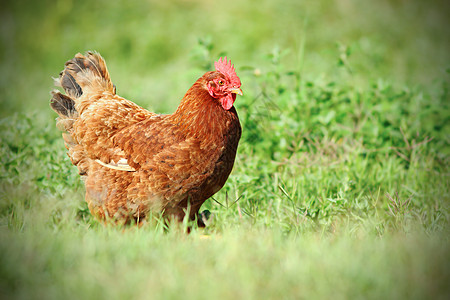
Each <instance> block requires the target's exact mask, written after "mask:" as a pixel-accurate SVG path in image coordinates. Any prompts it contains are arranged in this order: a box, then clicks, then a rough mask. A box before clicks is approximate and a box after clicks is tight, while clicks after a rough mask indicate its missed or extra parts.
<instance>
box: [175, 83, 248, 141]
mask: <svg viewBox="0 0 450 300" xmlns="http://www.w3.org/2000/svg"><path fill="white" fill-rule="evenodd" d="M170 119H171V121H172V122H173V123H175V124H176V125H177V126H178V127H179V128H180V129H181V130H182V131H184V132H185V133H186V134H187V135H195V136H198V137H207V136H210V137H211V136H216V137H222V136H225V135H228V134H233V131H236V130H240V125H239V119H238V116H237V113H236V110H235V109H234V107H232V108H231V109H230V110H228V111H227V110H224V109H223V108H222V107H221V105H220V103H219V101H217V99H214V98H212V97H211V95H210V94H209V93H208V91H207V90H206V89H205V88H204V87H203V86H202V84H201V82H199V81H197V82H196V83H195V84H194V85H193V86H192V87H191V88H190V89H189V90H188V91H187V93H186V95H185V96H184V97H183V100H182V101H181V103H180V105H179V106H178V109H177V110H176V111H175V113H173V114H172V115H171V117H170ZM230 131H231V132H230Z"/></svg>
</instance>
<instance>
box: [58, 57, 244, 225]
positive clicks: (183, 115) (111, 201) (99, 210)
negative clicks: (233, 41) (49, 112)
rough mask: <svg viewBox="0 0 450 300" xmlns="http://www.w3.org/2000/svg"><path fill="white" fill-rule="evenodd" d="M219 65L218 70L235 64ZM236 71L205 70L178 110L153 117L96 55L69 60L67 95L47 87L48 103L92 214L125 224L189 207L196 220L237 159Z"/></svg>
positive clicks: (64, 79) (63, 79) (62, 82)
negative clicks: (123, 93)
mask: <svg viewBox="0 0 450 300" xmlns="http://www.w3.org/2000/svg"><path fill="white" fill-rule="evenodd" d="M218 63H219V67H217V65H216V68H217V69H220V68H222V69H226V70H229V69H230V68H231V67H232V66H231V63H228V62H227V61H226V60H225V61H219V62H218ZM216 64H217V63H216ZM232 70H233V72H234V68H233V69H232ZM227 72H228V71H227ZM227 72H226V73H227ZM230 72H231V71H230ZM233 76H236V75H235V73H234V75H233V74H231V75H230V74H223V73H221V72H219V71H213V72H207V73H206V74H204V75H203V76H202V77H201V78H199V79H198V80H197V81H196V82H195V83H194V85H193V86H192V87H191V88H190V89H189V90H188V91H187V93H186V95H185V96H184V97H183V99H182V101H181V103H180V105H179V107H178V109H177V110H176V112H175V113H173V114H171V115H158V114H155V113H152V112H149V111H147V110H145V109H143V108H141V107H139V106H138V105H136V104H135V103H133V102H131V101H128V100H126V99H124V98H122V97H119V96H118V95H116V94H115V86H114V85H113V84H112V82H111V79H110V77H109V73H108V71H107V68H106V64H105V61H104V60H103V58H102V57H101V56H100V55H99V54H98V53H93V52H88V53H87V54H86V55H82V54H77V55H76V56H75V57H74V58H73V59H71V60H69V61H68V62H67V63H66V66H65V69H64V70H63V71H62V72H61V73H60V77H59V79H58V80H57V84H58V85H59V86H61V87H63V89H64V90H65V92H66V95H63V94H61V93H60V92H58V91H54V92H52V95H53V98H52V99H51V107H52V109H53V110H54V111H55V112H56V113H58V115H59V118H58V121H57V124H58V127H59V128H61V129H62V130H64V131H65V132H64V133H63V138H64V141H65V145H66V148H67V149H68V155H69V157H70V159H71V161H72V163H73V164H74V165H75V166H77V167H78V171H79V173H80V175H82V176H84V177H85V185H86V201H87V203H88V205H89V209H90V211H91V213H92V214H93V215H95V216H97V217H99V218H100V219H106V218H112V219H113V220H117V221H120V222H129V221H132V220H143V219H145V218H146V217H147V216H148V213H149V212H150V211H156V212H163V214H164V215H166V216H174V217H175V218H176V219H178V220H182V219H183V217H184V216H185V212H186V211H189V217H190V218H191V219H194V218H195V217H196V215H197V214H198V210H199V208H200V206H201V205H202V204H203V202H204V201H205V200H206V199H208V198H209V197H211V196H212V195H213V194H214V193H216V192H217V191H218V190H220V189H221V188H222V186H223V185H224V184H225V181H226V180H227V178H228V175H229V174H230V172H231V169H232V167H233V164H234V159H235V156H236V150H237V146H238V142H239V139H240V136H241V126H240V124H239V119H238V116H237V113H236V110H235V108H234V106H232V104H233V102H234V100H235V98H236V94H242V91H241V90H240V88H239V86H240V81H239V86H237V85H236V82H237V80H236V78H237V76H236V78H232V77H233ZM225 97H227V98H225ZM230 103H231V104H230ZM200 225H202V224H201V222H200Z"/></svg>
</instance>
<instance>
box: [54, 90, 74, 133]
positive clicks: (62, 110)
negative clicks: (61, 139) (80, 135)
mask: <svg viewBox="0 0 450 300" xmlns="http://www.w3.org/2000/svg"><path fill="white" fill-rule="evenodd" d="M50 107H51V108H52V109H53V110H54V111H55V112H56V113H57V114H58V115H59V118H58V119H57V122H56V126H58V128H59V129H61V130H63V131H67V132H70V131H71V129H72V126H73V122H75V120H76V119H77V117H78V112H77V110H76V109H75V101H74V100H73V99H72V98H70V97H69V96H66V95H63V94H61V93H60V92H58V91H53V92H52V99H51V100H50Z"/></svg>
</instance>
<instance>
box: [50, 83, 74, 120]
mask: <svg viewBox="0 0 450 300" xmlns="http://www.w3.org/2000/svg"><path fill="white" fill-rule="evenodd" d="M69 76H70V75H69ZM52 96H53V97H52V99H51V100H50V107H51V108H52V109H53V110H54V111H55V112H56V113H57V114H58V115H59V116H60V117H65V118H73V117H75V115H76V114H77V110H76V109H75V101H73V99H72V98H70V97H68V96H66V95H63V94H61V93H60V92H57V91H53V92H52Z"/></svg>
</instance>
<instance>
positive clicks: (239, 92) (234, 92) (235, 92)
mask: <svg viewBox="0 0 450 300" xmlns="http://www.w3.org/2000/svg"><path fill="white" fill-rule="evenodd" d="M230 92H231V93H232V94H238V95H240V96H242V95H243V93H242V90H241V89H240V88H232V89H231V90H230Z"/></svg>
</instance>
